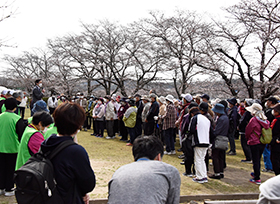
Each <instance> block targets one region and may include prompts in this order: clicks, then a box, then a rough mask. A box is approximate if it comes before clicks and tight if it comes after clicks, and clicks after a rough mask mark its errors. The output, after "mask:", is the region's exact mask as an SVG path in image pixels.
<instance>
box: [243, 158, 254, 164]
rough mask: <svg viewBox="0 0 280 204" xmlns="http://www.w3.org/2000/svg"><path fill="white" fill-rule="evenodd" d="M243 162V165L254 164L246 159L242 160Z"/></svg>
mask: <svg viewBox="0 0 280 204" xmlns="http://www.w3.org/2000/svg"><path fill="white" fill-rule="evenodd" d="M241 162H243V163H248V164H252V161H251V160H246V159H242V160H241Z"/></svg>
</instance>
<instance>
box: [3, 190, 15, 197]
mask: <svg viewBox="0 0 280 204" xmlns="http://www.w3.org/2000/svg"><path fill="white" fill-rule="evenodd" d="M14 195H15V191H8V192H5V196H7V197H10V196H14Z"/></svg>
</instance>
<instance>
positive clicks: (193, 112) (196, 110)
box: [190, 107, 199, 115]
mask: <svg viewBox="0 0 280 204" xmlns="http://www.w3.org/2000/svg"><path fill="white" fill-rule="evenodd" d="M191 113H192V114H194V115H195V114H196V113H199V109H198V107H192V108H191V109H190V114H191Z"/></svg>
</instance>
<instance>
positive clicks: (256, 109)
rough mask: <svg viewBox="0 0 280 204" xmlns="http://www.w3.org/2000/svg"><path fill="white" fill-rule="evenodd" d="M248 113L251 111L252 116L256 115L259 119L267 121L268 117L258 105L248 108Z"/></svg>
mask: <svg viewBox="0 0 280 204" xmlns="http://www.w3.org/2000/svg"><path fill="white" fill-rule="evenodd" d="M245 109H246V110H247V111H249V112H250V113H251V114H252V115H255V116H257V117H259V118H260V119H262V120H266V119H267V117H266V116H265V114H264V112H263V110H262V106H261V105H260V104H258V103H253V105H251V106H250V107H246V108H245Z"/></svg>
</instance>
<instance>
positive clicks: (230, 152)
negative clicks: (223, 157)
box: [227, 151, 236, 155]
mask: <svg viewBox="0 0 280 204" xmlns="http://www.w3.org/2000/svg"><path fill="white" fill-rule="evenodd" d="M227 154H228V155H236V152H233V151H229V152H228V153H227Z"/></svg>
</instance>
